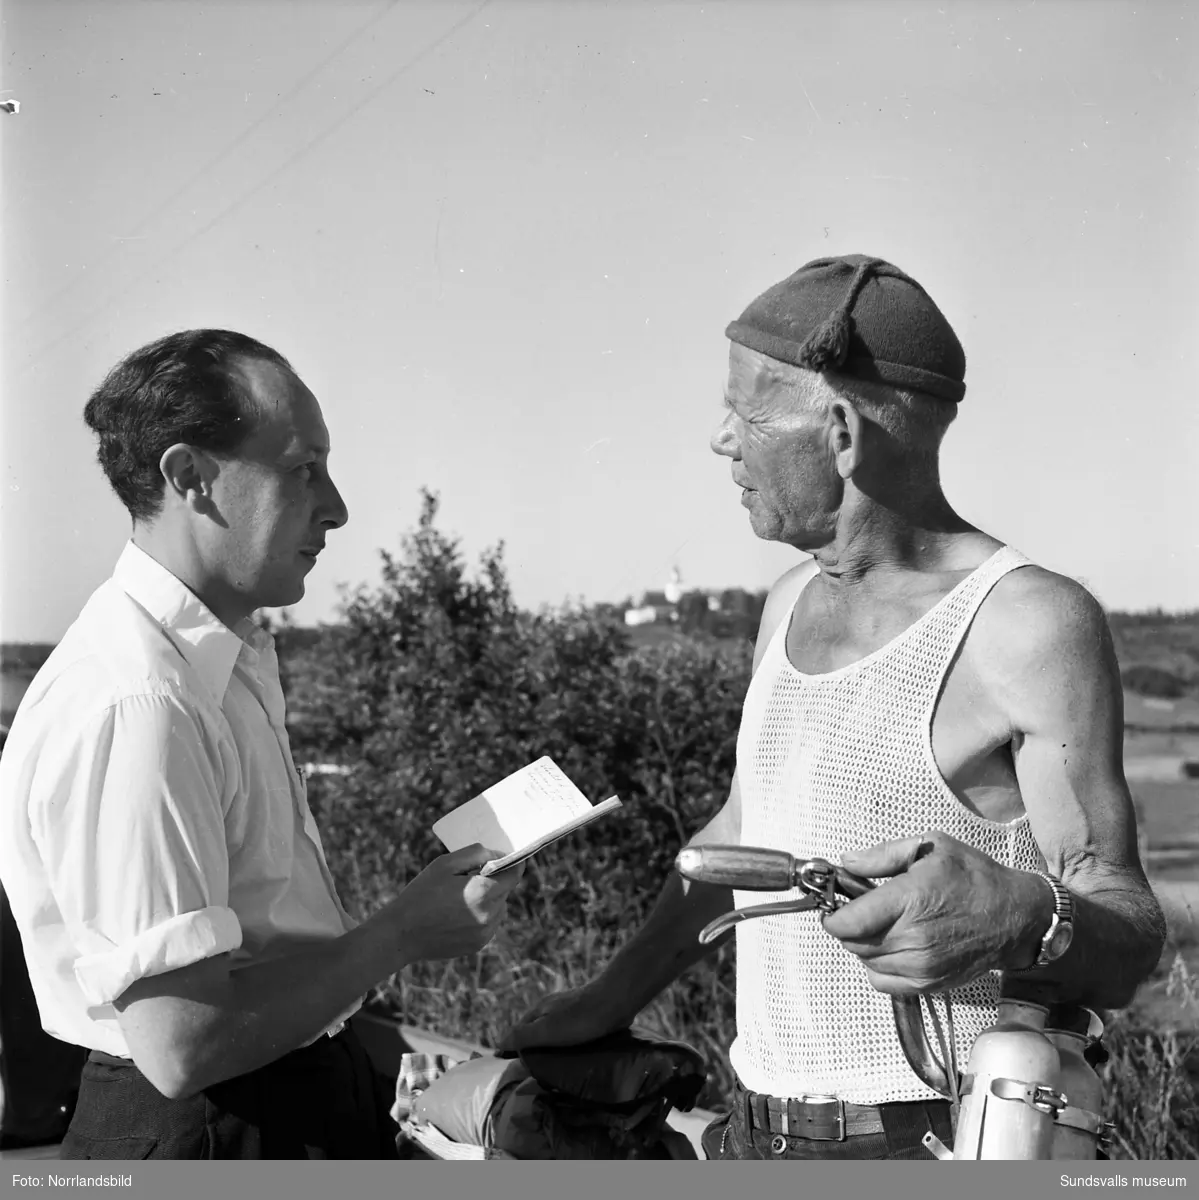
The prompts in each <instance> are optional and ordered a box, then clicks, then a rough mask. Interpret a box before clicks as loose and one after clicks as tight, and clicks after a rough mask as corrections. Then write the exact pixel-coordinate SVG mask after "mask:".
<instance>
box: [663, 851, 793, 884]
mask: <svg viewBox="0 0 1199 1200" xmlns="http://www.w3.org/2000/svg"><path fill="white" fill-rule="evenodd" d="M796 865H797V864H796V860H795V858H794V856H793V855H790V854H788V853H787V852H786V850H766V849H763V848H762V847H759V846H687V847H685V848H684V849H682V850H680V851H679V853H678V856H677V857H676V858H675V860H674V869H675V870H676V871H678V873H679V874H680V875H682V876H683V878H684V879H694V880H695V881H696V882H697V883H713V884H718V885H721V886H724V887H731V888H736V889H738V890H739V891H746V892H785V891H788V890H789V889H790V888H793V887H794V886H795V868H796Z"/></svg>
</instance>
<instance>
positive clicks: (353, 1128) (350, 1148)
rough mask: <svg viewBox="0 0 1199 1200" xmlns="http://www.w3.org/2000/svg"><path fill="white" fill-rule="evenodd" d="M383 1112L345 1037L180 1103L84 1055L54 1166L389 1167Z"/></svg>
mask: <svg viewBox="0 0 1199 1200" xmlns="http://www.w3.org/2000/svg"><path fill="white" fill-rule="evenodd" d="M390 1103H391V1097H390V1096H389V1095H388V1094H387V1087H386V1084H385V1083H384V1081H383V1079H382V1077H381V1076H380V1075H378V1074H376V1072H375V1071H374V1069H373V1067H372V1066H371V1062H370V1059H369V1058H368V1057H367V1054H366V1051H365V1050H363V1048H362V1045H361V1043H360V1042H359V1041H358V1038H357V1036H356V1035H355V1034H354V1033H353V1032H352V1031H351V1030H349V1029H343V1030H342V1031H341V1032H340V1033H339V1034H337V1036H336V1037H332V1038H329V1037H322V1038H318V1039H317V1040H316V1041H315V1042H314V1043H313V1044H312V1045H311V1046H305V1047H303V1048H302V1049H299V1050H294V1051H292V1053H290V1054H286V1055H284V1056H283V1057H282V1058H280V1059H278V1060H277V1061H275V1062H273V1063H270V1064H268V1065H267V1066H265V1067H261V1068H259V1069H258V1070H257V1071H251V1072H250V1073H249V1074H246V1075H239V1076H237V1077H236V1078H234V1079H228V1080H226V1081H225V1082H223V1083H218V1084H216V1085H215V1086H214V1087H210V1088H208V1089H207V1090H205V1091H203V1092H201V1093H199V1095H196V1096H191V1097H188V1098H187V1099H182V1100H169V1099H167V1097H165V1096H163V1095H162V1093H161V1092H159V1091H158V1090H157V1089H156V1088H155V1087H154V1086H153V1085H152V1084H151V1083H150V1082H149V1080H147V1079H146V1077H145V1076H144V1075H143V1074H142V1073H141V1071H139V1070H138V1069H137V1067H136V1066H134V1065H133V1063H132V1062H128V1061H125V1060H123V1059H114V1058H112V1057H111V1056H109V1055H105V1054H100V1053H99V1052H97V1051H93V1052H92V1054H91V1055H90V1056H89V1058H88V1061H87V1064H86V1065H85V1066H84V1068H83V1079H82V1083H81V1085H80V1089H79V1101H78V1104H77V1105H76V1108H75V1116H74V1118H73V1119H72V1121H71V1127H70V1129H69V1130H68V1131H67V1136H66V1138H65V1139H64V1140H63V1145H62V1157H63V1158H76V1159H78V1158H109V1159H139V1158H271V1159H280V1158H338V1159H341V1158H352V1159H376V1158H395V1157H396V1145H395V1137H396V1134H397V1133H398V1128H397V1126H396V1124H395V1122H394V1121H393V1120H392V1119H391V1117H390V1115H389V1114H388V1111H387V1109H388V1106H389V1105H390Z"/></svg>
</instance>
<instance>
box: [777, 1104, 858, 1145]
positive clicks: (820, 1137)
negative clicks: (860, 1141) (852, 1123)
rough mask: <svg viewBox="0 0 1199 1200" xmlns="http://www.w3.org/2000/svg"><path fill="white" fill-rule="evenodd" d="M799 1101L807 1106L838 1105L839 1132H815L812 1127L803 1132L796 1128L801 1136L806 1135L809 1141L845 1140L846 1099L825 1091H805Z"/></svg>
mask: <svg viewBox="0 0 1199 1200" xmlns="http://www.w3.org/2000/svg"><path fill="white" fill-rule="evenodd" d="M799 1102H800V1103H801V1104H803V1105H805V1106H807V1105H809V1104H833V1105H836V1109H837V1115H836V1127H837V1132H836V1133H815V1132H814V1131H812V1130H811V1129H807V1130H804V1131H803V1132H802V1133H801V1132H800V1131H799V1130H796V1131H795V1132H796V1133H799V1136H800V1137H805V1138H807V1139H808V1140H809V1141H813V1142H843V1141H845V1101H844V1100H842V1099H841V1098H840V1097H839V1096H829V1095H825V1094H823V1093H808V1092H805V1093H804V1094H803V1095H802V1096H800V1097H799ZM787 1124H788V1125H789V1124H790V1121H789V1120H788V1121H787ZM788 1132H791V1131H790V1130H788Z"/></svg>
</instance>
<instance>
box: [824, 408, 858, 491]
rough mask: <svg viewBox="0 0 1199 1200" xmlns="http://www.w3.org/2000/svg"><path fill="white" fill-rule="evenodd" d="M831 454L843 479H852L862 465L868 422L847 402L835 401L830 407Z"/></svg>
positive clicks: (828, 432) (827, 430)
mask: <svg viewBox="0 0 1199 1200" xmlns="http://www.w3.org/2000/svg"><path fill="white" fill-rule="evenodd" d="M826 432H827V435H828V447H829V453H830V454H831V456H832V459H833V463H834V465H835V466H836V468H837V474H838V475H840V476H841V478H842V479H852V478H853V475H854V472H855V471H856V470H857V469H858V468H859V467H860V466H861V465H862V457H863V453H864V451H865V448H866V446H865V436H866V422H865V421H864V420H863V418H862V414H861V413H860V412H858V410H857V409H856V408H854V406H853V405H852V404H850V403H849V402H848V401H847V400H834V401H833V402H832V404H830V405H829V411H828V423H827V429H826Z"/></svg>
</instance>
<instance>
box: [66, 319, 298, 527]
mask: <svg viewBox="0 0 1199 1200" xmlns="http://www.w3.org/2000/svg"><path fill="white" fill-rule="evenodd" d="M246 359H262V360H265V361H266V362H270V363H274V364H275V365H276V366H277V367H282V368H283V369H284V370H286V371H289V372H290V371H291V370H292V367H291V364H290V363H289V362H288V361H287V359H285V358H284V357H283V355H282V354H280V353H279V352H278V351H277V350H272V349H271V348H270V347H269V346H264V345H263V344H262V343H261V342H259V341H256V340H255V339H254V338H252V337H247V336H246V335H245V334H244V333H231V332H229V331H228V330H226V329H188V330H185V331H184V332H182V333H172V334H168V335H167V336H166V337H164V338H159V339H158V341H156V342H151V343H150V344H149V345H148V346H143V347H142V348H141V349H140V350H135V351H134V352H133V353H132V354H130V355H128V356H127V357H126V358H124V359H122V360H121V362H119V363H118V364H117V365H116V366H115V367H114V368H113V369H112V370H111V371H110V372H109V373H108V377H107V378H106V379H105V380H104V382H103V383H102V384H101V385H100V386H99V387H98V388H97V389H96V390H95V392H94V393H93V394H92V397H91V399H90V400H88V402H87V406H86V407H85V408H84V410H83V418H84V420H85V421H86V422H87V423H88V426H89V428H90V429H91V430H92V431H93V432H94V433H95V434H96V435H97V436H98V437H99V439H100V445H99V449H98V450H97V453H96V457H97V458H98V459H99V461H100V466H101V467H103V468H104V474H105V475H107V476H108V482H109V483H111V484H112V487H113V490H114V491H115V492H116V494H117V495H118V496H119V497H120V500H121V503H122V504H124V506H125V507H126V508H127V509H128V510H129V515H130V516H131V517H132V518H133V519H134V520H135V521H139V520H146V519H148V518H150V517H153V516H155V515H156V514H157V513H158V511H159V510H160V509H161V508H162V497H163V490H164V487H165V481H164V479H163V477H162V472H161V471H160V470H159V466H158V464H159V460H160V459H161V458H162V456H163V454H164V453H165V452H166V450H168V449H169V448H170V447H171V446H174V445H175V444H176V443H179V442H184V443H186V444H187V445H190V446H195V447H197V448H198V449H201V450H208V451H210V452H212V453H215V454H229V453H232V452H233V451H235V450H236V449H237V448H238V447H239V446H240V445H241V443H242V442H243V441H244V440H245V439H246V438H247V437H248V436H249V435H250V434H251V433H252V432H253V430H254V428H255V425H256V413H255V412H254V409H253V400H252V399H251V397H250V396H249V395H247V394H246V388H245V384H244V383H243V382H242V380H241V378H240V377H239V375H238V373H237V371H236V366H237V363H238V362H239V361H244V360H246Z"/></svg>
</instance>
